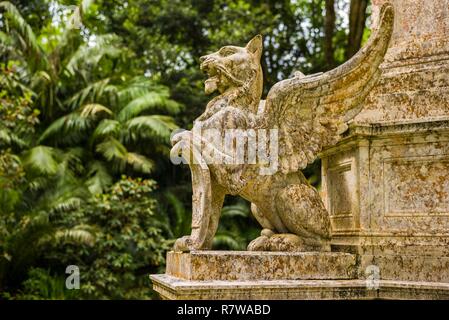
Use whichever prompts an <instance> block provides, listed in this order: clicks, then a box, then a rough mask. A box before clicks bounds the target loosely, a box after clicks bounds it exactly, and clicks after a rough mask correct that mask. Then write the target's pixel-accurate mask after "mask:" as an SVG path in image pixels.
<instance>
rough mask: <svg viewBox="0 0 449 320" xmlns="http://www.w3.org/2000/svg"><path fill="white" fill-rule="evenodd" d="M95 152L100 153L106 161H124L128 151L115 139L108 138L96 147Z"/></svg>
mask: <svg viewBox="0 0 449 320" xmlns="http://www.w3.org/2000/svg"><path fill="white" fill-rule="evenodd" d="M97 151H98V152H100V153H101V154H102V155H103V156H104V157H105V158H106V160H108V161H112V160H121V161H123V160H125V159H126V155H127V154H128V151H127V150H126V148H125V146H124V145H123V144H121V143H120V141H118V140H117V139H115V138H112V137H108V138H107V139H106V140H105V141H103V142H102V143H100V144H98V145H97Z"/></svg>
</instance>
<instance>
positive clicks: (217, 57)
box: [200, 35, 263, 99]
mask: <svg viewBox="0 0 449 320" xmlns="http://www.w3.org/2000/svg"><path fill="white" fill-rule="evenodd" d="M261 55H262V36H261V35H257V36H255V37H254V38H253V39H252V40H251V41H250V42H248V44H247V45H246V46H245V47H236V46H224V47H222V48H221V49H220V50H218V51H217V52H214V53H211V54H208V55H206V56H203V57H201V58H200V62H201V70H202V71H204V72H205V73H207V75H208V79H207V80H206V81H205V92H206V94H210V93H212V92H214V91H216V90H218V91H219V92H220V93H223V92H225V91H227V90H228V89H230V88H236V87H247V88H248V89H249V90H250V91H251V92H250V93H251V95H253V96H255V97H258V99H260V96H261V94H262V85H263V83H262V81H263V80H262V68H261V66H260V57H261Z"/></svg>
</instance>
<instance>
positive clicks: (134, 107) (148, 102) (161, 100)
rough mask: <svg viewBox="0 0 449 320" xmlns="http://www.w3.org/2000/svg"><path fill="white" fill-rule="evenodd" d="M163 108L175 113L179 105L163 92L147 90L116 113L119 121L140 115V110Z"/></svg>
mask: <svg viewBox="0 0 449 320" xmlns="http://www.w3.org/2000/svg"><path fill="white" fill-rule="evenodd" d="M154 110H164V111H166V112H168V113H170V114H176V113H178V112H179V110H180V105H179V104H178V103H177V102H175V101H173V100H170V99H168V97H167V96H166V95H165V94H161V93H159V92H148V93H146V94H144V95H142V96H140V97H138V98H136V99H134V100H132V101H131V102H130V103H128V104H127V105H126V106H125V107H124V108H123V109H122V110H121V111H120V113H119V114H118V119H119V120H120V121H127V120H129V119H131V118H134V117H136V116H138V115H140V114H141V113H142V112H149V111H154Z"/></svg>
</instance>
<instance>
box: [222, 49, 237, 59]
mask: <svg viewBox="0 0 449 320" xmlns="http://www.w3.org/2000/svg"><path fill="white" fill-rule="evenodd" d="M234 53H235V50H234V49H232V48H226V47H225V48H222V49H220V55H221V56H223V57H227V56H230V55H231V54H234Z"/></svg>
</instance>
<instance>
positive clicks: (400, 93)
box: [355, 0, 449, 123]
mask: <svg viewBox="0 0 449 320" xmlns="http://www.w3.org/2000/svg"><path fill="white" fill-rule="evenodd" d="M385 2H386V0H373V15H372V16H373V24H374V26H375V24H376V23H377V16H378V14H379V10H380V6H381V5H382V4H383V3H385ZM390 2H392V4H393V5H394V8H395V25H394V30H393V35H392V39H391V42H390V46H389V49H388V51H387V53H386V55H385V61H384V63H383V64H382V66H381V69H382V77H381V79H380V80H379V82H378V84H377V85H376V86H375V87H374V89H373V90H372V91H371V93H370V94H369V95H368V98H367V100H366V101H365V103H364V104H365V105H364V108H363V110H362V111H361V112H360V114H358V115H357V116H356V117H355V122H358V123H379V122H384V121H394V120H396V121H398V120H412V119H421V120H422V119H425V118H431V117H438V116H444V115H448V114H449V91H448V88H449V77H448V74H449V40H448V37H449V36H448V35H449V18H448V17H449V2H448V1H447V0H413V1H409V0H394V1H390Z"/></svg>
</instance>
